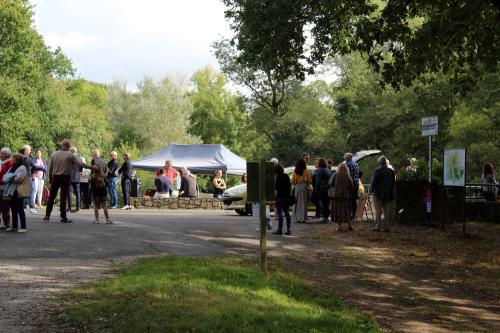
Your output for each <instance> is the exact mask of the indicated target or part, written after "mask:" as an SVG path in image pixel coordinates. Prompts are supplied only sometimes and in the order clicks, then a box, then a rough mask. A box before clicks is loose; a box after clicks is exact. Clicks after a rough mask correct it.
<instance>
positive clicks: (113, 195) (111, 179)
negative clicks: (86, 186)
mask: <svg viewBox="0 0 500 333" xmlns="http://www.w3.org/2000/svg"><path fill="white" fill-rule="evenodd" d="M109 157H110V160H109V162H108V164H107V167H108V172H107V174H106V181H107V182H108V188H109V197H110V202H109V208H111V209H113V208H118V193H117V192H116V181H117V172H118V169H119V168H120V165H118V161H117V160H116V159H117V157H118V153H117V152H116V151H112V152H111V153H110V154H109Z"/></svg>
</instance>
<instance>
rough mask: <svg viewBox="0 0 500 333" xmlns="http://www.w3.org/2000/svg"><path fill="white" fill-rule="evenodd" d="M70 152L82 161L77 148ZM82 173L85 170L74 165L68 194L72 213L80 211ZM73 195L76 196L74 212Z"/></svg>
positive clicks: (69, 207) (70, 149)
mask: <svg viewBox="0 0 500 333" xmlns="http://www.w3.org/2000/svg"><path fill="white" fill-rule="evenodd" d="M69 151H70V152H72V153H73V154H75V156H77V158H78V159H80V160H81V158H80V156H78V155H77V154H76V153H77V151H78V150H77V149H76V147H71V148H69ZM82 171H83V168H82V167H81V166H79V165H78V164H74V165H73V170H71V186H70V187H69V193H68V210H69V211H71V212H72V213H74V212H77V211H78V210H80V172H82ZM73 193H74V194H75V198H76V206H75V209H74V210H72V209H71V207H72V203H73Z"/></svg>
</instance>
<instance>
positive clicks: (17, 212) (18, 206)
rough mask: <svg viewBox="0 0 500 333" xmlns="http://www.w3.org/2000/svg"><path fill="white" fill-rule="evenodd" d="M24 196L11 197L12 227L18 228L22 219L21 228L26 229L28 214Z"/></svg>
mask: <svg viewBox="0 0 500 333" xmlns="http://www.w3.org/2000/svg"><path fill="white" fill-rule="evenodd" d="M24 205H25V204H24V198H18V197H17V196H14V197H12V199H10V210H11V211H12V228H14V229H17V225H18V221H19V220H20V221H21V229H26V214H25V213H24Z"/></svg>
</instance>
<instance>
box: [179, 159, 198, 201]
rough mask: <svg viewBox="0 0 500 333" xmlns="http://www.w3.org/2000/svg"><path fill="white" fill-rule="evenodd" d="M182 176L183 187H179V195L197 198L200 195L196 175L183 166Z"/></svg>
mask: <svg viewBox="0 0 500 333" xmlns="http://www.w3.org/2000/svg"><path fill="white" fill-rule="evenodd" d="M181 171H182V177H181V188H180V189H179V197H186V198H196V197H197V196H198V184H197V183H196V177H195V176H194V175H192V174H191V172H190V171H189V170H188V169H187V168H186V167H185V166H183V167H182V169H181Z"/></svg>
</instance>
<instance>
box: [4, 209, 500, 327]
mask: <svg viewBox="0 0 500 333" xmlns="http://www.w3.org/2000/svg"><path fill="white" fill-rule="evenodd" d="M112 217H113V218H114V220H115V221H116V223H115V224H114V225H112V226H107V225H93V224H92V223H91V221H92V216H91V214H90V212H81V213H78V214H75V215H73V218H74V220H75V223H73V224H62V223H59V222H56V221H52V222H50V223H49V224H44V223H41V217H40V216H31V215H30V216H28V221H29V226H28V233H27V234H12V233H5V232H0V242H1V243H2V250H1V251H0V279H1V281H2V284H0V332H16V333H17V332H51V333H52V332H75V331H74V330H72V329H71V328H60V327H55V326H54V325H53V324H51V323H50V316H47V313H48V311H50V309H47V306H48V305H50V303H51V302H50V300H51V299H53V298H54V297H55V296H56V295H58V294H59V293H60V292H62V291H64V290H66V289H67V288H71V287H75V286H77V285H79V284H81V283H85V282H87V281H92V280H95V279H98V278H102V277H105V276H108V275H109V274H110V272H112V270H111V268H112V267H113V265H114V264H116V263H122V262H128V261H130V260H133V259H135V258H138V257H142V256H153V255H194V256H197V255H214V256H221V255H251V256H255V255H256V254H257V253H258V231H257V230H256V229H257V223H256V222H254V221H253V220H252V219H251V218H249V217H238V216H234V215H233V214H231V213H229V212H189V211H185V212H179V211H176V212H160V211H132V212H130V211H128V212H118V211H113V212H112ZM370 229H371V228H370V225H368V224H361V225H357V226H356V231H355V232H354V233H348V232H345V233H337V232H335V231H334V230H335V226H334V225H332V224H326V225H322V224H313V223H311V224H306V225H296V224H294V225H293V230H294V231H293V236H292V237H285V236H276V235H269V239H268V246H269V254H270V257H271V263H272V262H273V260H274V261H275V262H280V263H282V265H284V267H285V268H286V269H288V270H291V271H294V272H296V273H298V274H299V275H302V276H304V277H305V278H308V279H311V280H314V281H317V282H318V283H320V284H321V285H322V286H323V287H324V288H325V289H327V290H330V291H331V292H333V293H334V294H336V295H338V296H339V297H341V298H343V299H344V300H346V301H347V302H349V303H350V304H352V305H354V306H356V307H358V308H359V309H360V310H361V311H363V312H365V313H367V314H370V315H372V316H374V317H375V318H376V319H377V320H378V321H379V322H380V323H381V324H382V325H383V327H384V330H385V331H387V332H500V268H499V267H500V239H499V238H500V226H494V225H485V224H477V225H472V226H471V230H473V232H472V235H473V237H471V238H470V239H466V240H463V239H461V238H460V237H459V233H458V232H457V231H456V230H449V231H446V232H441V231H438V230H433V229H432V230H431V229H424V228H417V227H413V228H406V227H399V228H397V229H394V230H393V232H392V233H389V234H385V233H383V234H379V233H373V232H372V231H371V230H370ZM62 315H64V314H62Z"/></svg>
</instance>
